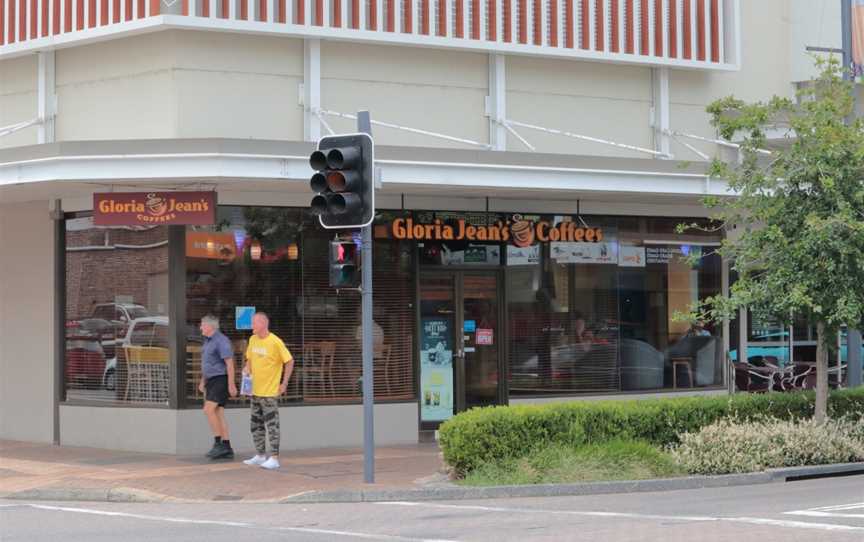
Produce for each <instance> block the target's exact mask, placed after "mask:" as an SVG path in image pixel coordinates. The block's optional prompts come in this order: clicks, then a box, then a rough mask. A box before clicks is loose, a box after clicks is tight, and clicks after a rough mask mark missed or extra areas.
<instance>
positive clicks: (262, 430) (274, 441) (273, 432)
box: [250, 396, 280, 455]
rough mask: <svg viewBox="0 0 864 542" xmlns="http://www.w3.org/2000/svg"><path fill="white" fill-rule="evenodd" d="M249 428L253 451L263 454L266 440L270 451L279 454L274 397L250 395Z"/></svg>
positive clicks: (277, 411)
mask: <svg viewBox="0 0 864 542" xmlns="http://www.w3.org/2000/svg"><path fill="white" fill-rule="evenodd" d="M250 404H251V407H252V412H251V417H250V422H251V423H250V426H251V427H250V428H251V430H252V442H253V443H254V444H255V451H256V452H258V453H259V454H261V455H264V453H265V452H266V451H267V450H266V441H267V440H269V441H270V453H271V454H273V455H278V454H279V439H280V434H279V403H278V399H277V398H276V397H256V396H252V399H251V401H250Z"/></svg>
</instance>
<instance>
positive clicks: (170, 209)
mask: <svg viewBox="0 0 864 542" xmlns="http://www.w3.org/2000/svg"><path fill="white" fill-rule="evenodd" d="M93 223H94V224H95V225H97V226H155V225H180V224H191V225H195V226H209V225H212V224H215V223H216V192H107V193H105V192H102V193H95V194H93Z"/></svg>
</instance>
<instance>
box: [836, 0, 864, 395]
mask: <svg viewBox="0 0 864 542" xmlns="http://www.w3.org/2000/svg"><path fill="white" fill-rule="evenodd" d="M840 19H841V25H842V27H843V68H844V71H843V77H844V78H846V79H852V80H853V81H854V78H853V77H852V76H851V75H852V74H851V73H850V72H848V71H847V70H850V69H851V68H852V60H853V59H852V0H843V3H842V9H841V16H840ZM853 85H854V83H853ZM857 93H858V89H857V88H856V87H853V89H852V99H853V100H854V101H855V102H857V100H856V98H857ZM855 102H853V103H855ZM856 109H857V103H856V108H855V109H853V111H852V115H851V117H852V118H851V119H850V120H852V119H854V118H855V116H856V113H857V111H856ZM846 363H847V364H848V368H847V373H846V374H847V385H848V386H849V387H850V388H854V387H857V386H860V385H861V384H862V372H864V368H862V366H861V332H860V331H858V330H857V329H849V334H848V335H847V337H846ZM837 378H838V381H839V378H840V375H839V374H838V377H837Z"/></svg>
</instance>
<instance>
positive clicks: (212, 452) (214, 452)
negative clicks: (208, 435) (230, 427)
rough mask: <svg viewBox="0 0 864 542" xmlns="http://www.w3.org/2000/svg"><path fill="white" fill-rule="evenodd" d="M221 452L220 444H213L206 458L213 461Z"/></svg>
mask: <svg viewBox="0 0 864 542" xmlns="http://www.w3.org/2000/svg"><path fill="white" fill-rule="evenodd" d="M221 451H222V443H221V442H220V443H219V444H213V447H212V448H210V451H209V452H207V457H209V458H210V459H213V457H214V456H215V455H217V454H218V453H219V452H221Z"/></svg>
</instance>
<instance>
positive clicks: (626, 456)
mask: <svg viewBox="0 0 864 542" xmlns="http://www.w3.org/2000/svg"><path fill="white" fill-rule="evenodd" d="M684 474H686V472H685V471H684V470H683V469H682V468H680V467H679V466H678V465H677V464H676V463H675V461H674V459H672V457H671V456H670V455H669V454H668V453H666V452H664V451H662V450H661V449H659V448H658V447H656V446H653V445H651V444H648V443H647V442H635V441H624V440H612V441H609V442H604V443H599V444H586V445H582V446H572V445H566V444H553V445H551V446H546V447H540V448H538V449H536V450H533V451H531V452H529V453H528V454H527V455H526V456H525V457H522V458H519V459H511V460H507V461H503V462H500V463H486V464H484V465H481V466H480V467H479V468H477V469H475V470H474V471H472V472H471V473H470V474H469V475H468V476H467V477H466V478H465V480H464V481H463V482H462V483H464V484H465V485H470V486H497V485H517V484H560V483H575V482H595V481H607V480H644V479H649V478H670V477H673V476H682V475H684Z"/></svg>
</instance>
